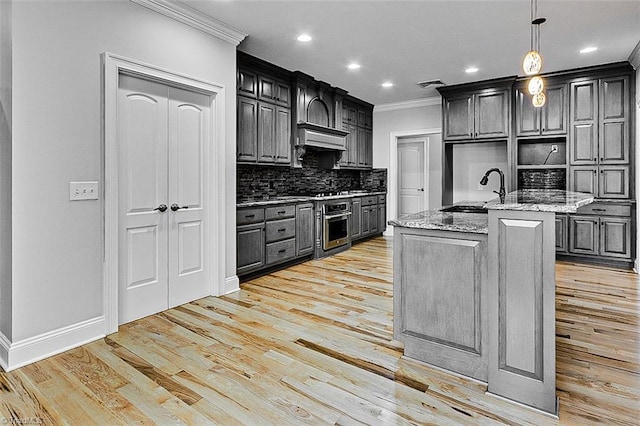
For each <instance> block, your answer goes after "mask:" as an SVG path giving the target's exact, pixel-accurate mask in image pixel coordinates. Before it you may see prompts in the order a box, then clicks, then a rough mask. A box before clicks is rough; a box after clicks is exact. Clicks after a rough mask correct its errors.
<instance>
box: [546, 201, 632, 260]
mask: <svg viewBox="0 0 640 426" xmlns="http://www.w3.org/2000/svg"><path fill="white" fill-rule="evenodd" d="M631 213H632V208H631V204H630V203H629V204H624V203H607V202H602V201H596V202H594V203H592V204H589V205H587V206H584V207H581V208H580V209H578V213H576V214H571V215H568V216H560V215H557V216H556V252H557V253H558V254H568V255H575V256H580V257H582V258H588V259H591V260H595V261H599V262H605V263H606V262H607V261H627V262H630V261H632V257H633V253H632V246H633V242H632V241H631V240H632V229H631V227H632V220H631ZM563 218H565V219H566V221H567V222H563V220H564V219H563ZM567 225H568V228H565V229H567V230H568V232H567V236H566V237H564V236H562V235H563V234H562V232H561V231H560V230H559V228H561V227H566V226H567ZM563 244H566V247H567V248H566V250H562V249H561V246H562V245H563Z"/></svg>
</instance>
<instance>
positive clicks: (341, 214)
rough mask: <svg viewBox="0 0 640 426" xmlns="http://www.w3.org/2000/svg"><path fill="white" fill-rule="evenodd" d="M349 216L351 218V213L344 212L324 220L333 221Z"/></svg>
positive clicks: (326, 216)
mask: <svg viewBox="0 0 640 426" xmlns="http://www.w3.org/2000/svg"><path fill="white" fill-rule="evenodd" d="M347 216H351V212H344V213H340V214H329V215H325V217H324V219H325V220H331V219H338V218H340V217H347Z"/></svg>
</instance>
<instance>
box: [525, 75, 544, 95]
mask: <svg viewBox="0 0 640 426" xmlns="http://www.w3.org/2000/svg"><path fill="white" fill-rule="evenodd" d="M527 87H528V89H529V94H530V95H537V94H539V93H542V89H544V81H543V80H542V77H539V76H535V77H532V78H531V80H529V85H528V86H527Z"/></svg>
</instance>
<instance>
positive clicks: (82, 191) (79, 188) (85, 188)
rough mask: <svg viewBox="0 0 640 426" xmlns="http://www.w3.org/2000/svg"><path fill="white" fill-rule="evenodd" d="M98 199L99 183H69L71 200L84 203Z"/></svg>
mask: <svg viewBox="0 0 640 426" xmlns="http://www.w3.org/2000/svg"><path fill="white" fill-rule="evenodd" d="M97 199H98V182H69V200H71V201H84V200H97Z"/></svg>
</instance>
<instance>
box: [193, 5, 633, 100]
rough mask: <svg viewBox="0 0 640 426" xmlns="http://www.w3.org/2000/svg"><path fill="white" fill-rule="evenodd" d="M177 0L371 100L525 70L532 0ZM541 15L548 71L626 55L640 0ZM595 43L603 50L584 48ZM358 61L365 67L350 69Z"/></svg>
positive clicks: (252, 45)
mask: <svg viewBox="0 0 640 426" xmlns="http://www.w3.org/2000/svg"><path fill="white" fill-rule="evenodd" d="M181 1H182V3H184V4H186V5H188V6H190V7H192V8H195V9H197V10H199V11H201V12H202V13H204V14H206V15H209V16H211V17H213V18H215V19H218V20H220V21H222V22H224V23H226V24H228V25H230V26H232V27H235V28H237V29H239V30H241V31H243V32H245V33H247V34H249V36H248V37H247V38H246V39H245V40H244V41H243V42H242V43H241V44H240V45H239V46H238V49H239V50H242V51H244V52H247V53H249V54H251V55H254V56H257V57H259V58H262V59H264V60H267V61H269V62H271V63H274V64H277V65H279V66H281V67H283V68H286V69H289V70H292V71H295V70H300V71H303V72H305V73H307V74H310V75H312V76H314V77H315V78H316V79H318V80H322V81H326V82H328V83H330V84H331V85H333V86H336V87H340V88H342V89H344V90H347V91H348V92H349V93H350V94H352V95H353V96H356V97H358V98H361V99H363V100H366V101H368V102H370V103H373V104H375V105H382V104H389V103H396V102H404V101H410V100H416V99H423V98H429V97H433V96H437V92H436V91H435V89H433V88H432V87H431V88H427V89H422V88H419V87H418V86H417V85H416V83H417V82H419V81H425V80H432V79H440V80H442V81H443V82H444V83H446V84H456V83H464V82H470V81H478V80H485V79H490V78H498V77H504V76H509V75H522V74H523V73H522V70H521V67H520V65H521V62H522V58H523V57H524V54H525V53H526V52H527V50H529V43H530V40H529V27H530V26H529V24H530V12H529V9H530V2H529V0H491V1H485V0H467V1H459V0H422V1H419V0H414V1H402V0H395V1H378V0H368V1H362V0H360V1H353V0H352V1H344V0H343V1H329V0H315V1H303V0H293V1H292V0H289V1H269V0H260V1H250V0H181ZM538 16H540V17H546V18H547V22H546V23H545V24H543V25H542V26H541V41H540V44H541V49H540V51H541V54H542V57H543V67H542V72H551V71H558V70H564V69H571V68H578V67H584V66H589V65H595V64H602V63H608V62H616V61H624V60H627V59H628V58H629V55H630V54H631V53H632V51H633V49H634V48H635V46H636V45H637V44H638V43H639V42H640V0H632V1H625V0H609V1H591V0H580V1H569V0H539V2H538ZM300 33H308V34H309V35H311V36H312V37H313V40H312V41H311V42H308V43H301V42H299V41H297V40H296V37H297V36H298V35H299V34H300ZM589 45H595V46H597V47H598V50H597V51H595V52H593V53H590V54H586V55H583V54H580V53H579V52H578V51H579V50H580V49H582V48H584V47H586V46H589ZM352 61H356V62H358V63H359V64H360V65H361V68H360V69H358V70H349V69H347V65H348V64H349V63H350V62H352ZM470 66H475V67H477V68H478V69H479V71H478V72H477V73H475V74H466V73H465V69H466V68H468V67H470ZM383 81H391V82H393V84H394V86H393V87H391V88H383V87H381V84H382V82H383Z"/></svg>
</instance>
